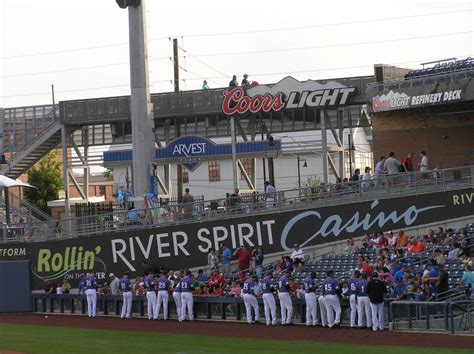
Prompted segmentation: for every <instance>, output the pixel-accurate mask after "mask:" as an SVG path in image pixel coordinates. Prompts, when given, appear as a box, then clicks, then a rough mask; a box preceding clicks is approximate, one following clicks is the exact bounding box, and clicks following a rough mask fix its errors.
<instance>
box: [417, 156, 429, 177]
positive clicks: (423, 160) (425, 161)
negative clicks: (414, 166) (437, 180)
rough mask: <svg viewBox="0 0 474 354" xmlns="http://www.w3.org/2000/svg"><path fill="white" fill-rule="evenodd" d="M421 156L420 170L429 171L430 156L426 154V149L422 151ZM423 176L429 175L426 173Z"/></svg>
mask: <svg viewBox="0 0 474 354" xmlns="http://www.w3.org/2000/svg"><path fill="white" fill-rule="evenodd" d="M420 157H421V162H420V163H419V164H418V166H419V167H420V172H426V171H428V157H427V156H426V151H424V150H423V151H422V152H420ZM422 177H423V178H427V177H428V175H427V174H426V173H424V174H423V175H422Z"/></svg>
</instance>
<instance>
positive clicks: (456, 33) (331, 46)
mask: <svg viewBox="0 0 474 354" xmlns="http://www.w3.org/2000/svg"><path fill="white" fill-rule="evenodd" d="M473 32H474V31H463V32H452V33H443V34H433V35H427V36H417V37H406V38H395V39H384V40H378V41H368V42H355V43H340V44H326V45H318V46H309V47H294V48H279V49H266V50H254V51H245V52H228V53H207V54H196V55H194V57H195V58H196V57H217V56H229V55H244V54H263V53H277V52H291V51H298V50H308V49H321V48H336V47H349V46H358V45H367V44H377V43H392V42H402V41H411V40H418V39H427V38H438V37H447V36H456V35H462V34H468V33H473Z"/></svg>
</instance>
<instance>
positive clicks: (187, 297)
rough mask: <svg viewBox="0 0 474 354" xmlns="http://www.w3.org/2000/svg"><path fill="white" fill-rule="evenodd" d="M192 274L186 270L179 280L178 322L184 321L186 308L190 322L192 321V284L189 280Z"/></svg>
mask: <svg viewBox="0 0 474 354" xmlns="http://www.w3.org/2000/svg"><path fill="white" fill-rule="evenodd" d="M191 277H192V273H191V272H190V271H189V270H188V271H187V272H186V275H185V276H184V277H183V278H182V279H181V282H180V283H179V284H180V287H181V313H180V317H179V322H182V321H184V319H185V317H186V308H187V309H188V316H189V320H190V321H194V313H193V290H194V287H193V282H192V280H191Z"/></svg>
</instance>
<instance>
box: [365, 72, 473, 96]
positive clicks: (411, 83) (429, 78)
mask: <svg viewBox="0 0 474 354" xmlns="http://www.w3.org/2000/svg"><path fill="white" fill-rule="evenodd" d="M472 77H474V69H469V70H457V71H450V72H446V73H439V74H432V75H425V76H421V77H413V78H407V79H401V80H394V81H383V82H374V83H369V84H368V85H367V91H375V92H381V91H385V90H397V89H402V88H407V87H418V86H423V85H432V84H436V83H438V82H449V81H452V80H459V79H470V78H472Z"/></svg>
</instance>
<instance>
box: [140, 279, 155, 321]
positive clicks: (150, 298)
mask: <svg viewBox="0 0 474 354" xmlns="http://www.w3.org/2000/svg"><path fill="white" fill-rule="evenodd" d="M157 280H158V279H157V278H156V277H155V276H154V275H153V273H151V272H150V273H148V275H147V277H146V278H145V279H144V280H143V284H144V286H145V291H146V301H147V312H148V319H149V320H151V319H156V318H157V317H158V314H155V307H156V293H155V284H156V281H157Z"/></svg>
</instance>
